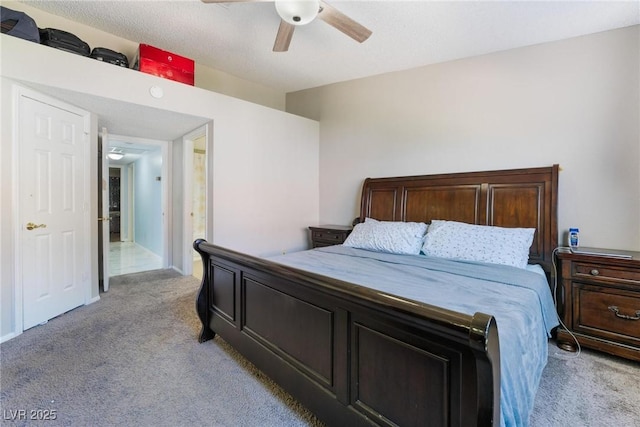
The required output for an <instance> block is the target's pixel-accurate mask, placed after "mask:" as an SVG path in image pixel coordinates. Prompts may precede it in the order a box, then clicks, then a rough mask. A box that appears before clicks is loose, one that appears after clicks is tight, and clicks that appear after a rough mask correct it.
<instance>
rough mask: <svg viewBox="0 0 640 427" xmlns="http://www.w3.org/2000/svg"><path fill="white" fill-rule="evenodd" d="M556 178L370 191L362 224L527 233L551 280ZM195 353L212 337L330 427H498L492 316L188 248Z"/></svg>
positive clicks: (432, 179)
mask: <svg viewBox="0 0 640 427" xmlns="http://www.w3.org/2000/svg"><path fill="white" fill-rule="evenodd" d="M557 188H558V166H557V165H555V166H552V167H545V168H529V169H518V170H504V171H490V172H471V173H454V174H440V175H425V176H411V177H398V178H379V179H366V180H365V182H364V185H363V189H362V203H361V210H360V218H361V219H362V220H364V218H365V217H371V218H375V219H378V220H388V221H391V220H393V221H416V222H419V221H421V222H427V223H428V222H430V221H431V220H432V219H448V220H456V221H462V222H467V223H474V224H485V225H497V226H503V227H529V228H535V229H536V232H535V237H534V241H533V244H532V246H531V251H530V263H539V264H541V265H542V266H543V267H544V268H545V270H546V271H547V272H549V271H550V270H551V265H552V253H553V249H554V248H555V247H556V244H557V241H558V236H557V219H556V205H557ZM194 248H195V249H196V250H197V251H198V252H199V253H200V255H201V256H202V260H203V263H204V266H205V268H204V277H203V281H202V287H201V289H200V292H199V294H198V297H197V302H196V306H197V312H198V316H199V318H200V320H201V321H202V332H201V334H200V341H201V342H202V341H206V340H209V339H212V338H213V337H214V336H215V334H218V335H220V336H221V337H222V338H223V339H224V340H225V341H227V342H228V343H229V344H230V345H232V346H233V347H234V348H236V349H237V350H238V351H239V352H240V353H241V354H243V355H244V356H245V357H246V358H247V359H249V360H250V361H251V362H252V363H254V364H255V365H256V366H257V367H258V368H259V369H260V370H262V371H263V372H264V373H266V374H267V375H268V376H269V377H270V378H272V379H273V380H274V381H275V382H276V383H278V384H279V385H281V386H282V387H283V388H284V389H285V390H286V391H287V392H289V393H290V394H291V395H292V396H293V397H295V398H296V399H297V400H298V401H299V402H300V403H302V404H303V405H304V406H306V407H307V408H308V409H310V410H311V411H312V412H313V413H314V414H316V415H317V416H318V418H319V419H320V420H322V421H323V422H325V423H326V424H328V425H335V426H338V425H341V426H342V425H348V426H358V425H400V426H409V425H420V426H428V425H433V426H443V425H453V426H460V425H465V426H466V425H483V426H484V425H499V420H500V356H499V342H498V331H497V326H496V323H495V319H494V318H493V317H492V316H491V313H476V314H475V315H473V316H469V315H466V314H461V313H457V312H453V311H449V310H446V309H442V308H439V307H435V306H431V305H427V304H423V303H416V302H414V301H409V300H405V299H403V298H398V297H395V296H389V295H385V294H383V293H381V292H377V291H373V290H371V289H368V288H365V287H362V286H357V285H354V284H350V283H345V282H341V281H339V280H335V279H332V278H328V277H325V276H320V275H317V274H314V273H310V272H305V271H302V270H298V269H295V268H291V267H287V266H284V265H281V264H276V263H274V262H271V261H269V260H267V259H261V258H257V257H253V256H249V255H246V254H241V253H238V252H234V251H231V250H228V249H225V248H221V247H217V246H214V245H211V244H209V243H207V242H205V241H203V240H197V241H196V242H194Z"/></svg>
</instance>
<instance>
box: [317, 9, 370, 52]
mask: <svg viewBox="0 0 640 427" xmlns="http://www.w3.org/2000/svg"><path fill="white" fill-rule="evenodd" d="M318 18H320V19H322V20H323V21H324V22H326V23H327V24H329V25H331V26H332V27H334V28H336V29H338V30H340V31H342V32H343V33H345V34H346V35H348V36H349V37H351V38H352V39H354V40H355V41H357V42H360V43H362V42H363V41H365V40H366V39H368V38H369V36H370V35H371V30H369V29H368V28H366V27H364V26H363V25H361V24H358V23H357V22H356V21H354V20H353V19H351V18H349V17H348V16H347V15H345V14H344V13H342V12H340V11H339V10H338V9H336V8H335V7H333V6H331V5H330V4H328V3H326V2H324V1H322V0H320V13H318Z"/></svg>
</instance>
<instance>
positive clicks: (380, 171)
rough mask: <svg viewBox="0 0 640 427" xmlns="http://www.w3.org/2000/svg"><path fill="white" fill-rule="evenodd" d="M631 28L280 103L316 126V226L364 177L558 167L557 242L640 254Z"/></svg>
mask: <svg viewBox="0 0 640 427" xmlns="http://www.w3.org/2000/svg"><path fill="white" fill-rule="evenodd" d="M639 41H640V27H638V26H634V27H629V28H625V29H620V30H615V31H608V32H604V33H599V34H594V35H589V36H584V37H579V38H573V39H568V40H564V41H559V42H553V43H547V44H541V45H536V46H531V47H526V48H521V49H514V50H509V51H504V52H500V53H495V54H490V55H485V56H480V57H475V58H469V59H463V60H459V61H454V62H447V63H442V64H437V65H432V66H427V67H423V68H418V69H413V70H409V71H402V72H396V73H390V74H384V75H380V76H376V77H370V78H364V79H359V80H355V81H350V82H345V83H339V84H334V85H330V86H325V87H320V88H316V89H310V90H305V91H300V92H296V93H290V94H288V95H287V111H289V112H292V113H295V114H300V115H304V116H307V117H311V118H314V119H317V120H319V121H320V220H321V222H327V223H338V224H348V223H350V222H351V220H352V218H354V217H355V216H357V214H358V209H359V206H358V200H359V199H358V198H359V194H360V187H361V184H362V181H363V179H364V178H365V177H380V176H398V175H413V174H431V173H442V172H464V171H474V170H490V169H512V168H521V167H537V166H547V165H552V164H555V163H558V164H560V166H561V169H562V171H561V172H560V184H559V187H560V189H559V207H558V211H559V213H558V215H559V228H560V235H561V236H562V235H563V233H564V231H565V230H566V229H567V228H569V227H570V226H573V227H579V228H580V232H581V233H580V242H581V244H584V245H587V246H598V247H609V248H621V249H631V250H640V130H639V123H640V106H639V105H640V101H639V98H640V82H639V79H640V58H639V52H640V42H639Z"/></svg>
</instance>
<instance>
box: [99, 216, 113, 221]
mask: <svg viewBox="0 0 640 427" xmlns="http://www.w3.org/2000/svg"><path fill="white" fill-rule="evenodd" d="M110 219H111V217H110V216H105V217H100V218H98V221H109V220H110Z"/></svg>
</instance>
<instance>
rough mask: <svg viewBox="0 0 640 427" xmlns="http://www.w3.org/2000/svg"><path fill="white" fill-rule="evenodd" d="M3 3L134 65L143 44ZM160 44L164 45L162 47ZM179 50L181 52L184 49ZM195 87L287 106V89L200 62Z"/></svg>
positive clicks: (279, 106) (25, 6)
mask: <svg viewBox="0 0 640 427" xmlns="http://www.w3.org/2000/svg"><path fill="white" fill-rule="evenodd" d="M2 5H3V6H4V7H8V8H9V9H13V10H19V11H21V12H25V13H27V14H28V15H29V16H30V17H31V18H33V19H34V20H35V21H36V24H37V25H38V27H40V28H47V27H49V28H58V29H61V30H64V31H68V32H71V33H74V34H75V35H77V36H78V37H80V38H81V39H82V40H84V41H85V42H87V43H88V44H89V46H91V47H92V48H93V47H106V48H109V49H111V50H115V51H117V52H121V53H123V54H125V55H127V57H128V58H129V63H130V64H131V63H132V62H133V58H134V57H135V54H136V51H137V49H138V44H139V43H140V42H139V41H131V40H126V39H123V38H121V37H117V36H114V35H112V34H109V33H105V32H104V31H101V30H97V29H95V28H92V27H89V26H87V25H83V24H79V23H77V22H74V21H70V20H68V19H66V18H62V17H59V16H56V15H52V14H50V13H48V12H44V11H42V10H40V9H36V8H34V7H31V6H29V5H26V4H24V3H18V2H15V1H4V0H3V1H2ZM158 47H160V48H162V47H161V46H158ZM176 53H177V54H178V55H179V54H180V52H176ZM195 86H196V87H200V88H202V89H207V90H210V91H213V92H218V93H222V94H224V95H228V96H232V97H234V98H239V99H244V100H245V101H249V102H254V103H256V104H260V105H264V106H267V107H271V108H275V109H278V110H284V107H285V93H284V92H280V91H277V90H274V89H271V88H269V87H267V86H262V85H259V84H256V83H253V82H250V81H247V80H243V79H240V78H238V77H235V76H233V75H231V74H228V73H225V72H223V71H220V70H215V69H213V68H210V67H207V66H204V65H202V64H198V63H196V66H195Z"/></svg>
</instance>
